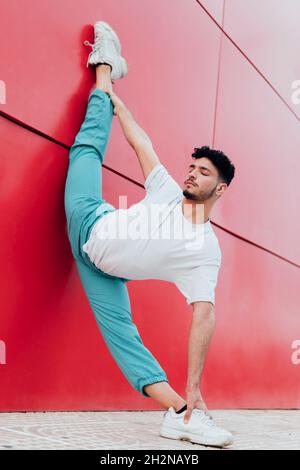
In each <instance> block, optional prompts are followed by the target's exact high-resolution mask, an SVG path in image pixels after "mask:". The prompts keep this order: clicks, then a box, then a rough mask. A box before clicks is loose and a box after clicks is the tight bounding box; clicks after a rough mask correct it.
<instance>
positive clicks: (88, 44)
mask: <svg viewBox="0 0 300 470" xmlns="http://www.w3.org/2000/svg"><path fill="white" fill-rule="evenodd" d="M83 44H84V45H85V46H90V47H91V48H92V50H91V52H90V53H89V55H88V58H87V62H86V66H87V67H88V66H89V60H90V57H91V55H92V54H93V52H94V51H95V45H96V43H94V44H91V43H90V42H89V41H87V40H86V41H84V43H83Z"/></svg>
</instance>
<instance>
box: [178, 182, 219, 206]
mask: <svg viewBox="0 0 300 470" xmlns="http://www.w3.org/2000/svg"><path fill="white" fill-rule="evenodd" d="M217 186H218V185H216V186H215V187H214V188H213V189H212V190H211V191H201V192H200V194H199V193H198V194H192V193H190V192H189V190H188V189H184V190H183V191H182V194H183V195H184V197H186V199H190V200H193V201H197V202H205V201H207V199H210V198H211V197H212V196H213V194H214V192H215V190H216V187H217Z"/></svg>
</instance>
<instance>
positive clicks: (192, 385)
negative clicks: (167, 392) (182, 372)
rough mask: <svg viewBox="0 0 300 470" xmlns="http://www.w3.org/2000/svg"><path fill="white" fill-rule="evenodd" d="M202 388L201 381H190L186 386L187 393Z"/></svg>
mask: <svg viewBox="0 0 300 470" xmlns="http://www.w3.org/2000/svg"><path fill="white" fill-rule="evenodd" d="M199 387H200V380H189V381H188V382H187V384H186V388H185V391H186V392H192V391H193V390H197V389H198V388H199Z"/></svg>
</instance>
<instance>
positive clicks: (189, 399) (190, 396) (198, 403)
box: [183, 387, 212, 424]
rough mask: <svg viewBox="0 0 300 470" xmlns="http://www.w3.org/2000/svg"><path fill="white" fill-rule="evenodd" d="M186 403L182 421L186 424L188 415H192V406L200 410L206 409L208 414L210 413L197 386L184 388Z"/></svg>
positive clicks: (188, 418)
mask: <svg viewBox="0 0 300 470" xmlns="http://www.w3.org/2000/svg"><path fill="white" fill-rule="evenodd" d="M186 404H187V410H186V412H185V414H184V418H183V420H184V423H185V424H187V423H188V422H189V420H190V417H191V415H192V411H193V409H194V408H198V409H200V410H204V411H206V413H207V414H208V415H209V416H210V417H212V416H211V414H210V413H209V411H208V409H207V406H206V404H205V402H204V400H203V398H202V395H201V392H200V389H199V387H193V388H187V389H186Z"/></svg>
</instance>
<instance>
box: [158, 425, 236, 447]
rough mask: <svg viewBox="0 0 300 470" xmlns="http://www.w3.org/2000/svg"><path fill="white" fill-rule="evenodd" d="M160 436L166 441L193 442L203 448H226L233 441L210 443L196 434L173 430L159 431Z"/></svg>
mask: <svg viewBox="0 0 300 470" xmlns="http://www.w3.org/2000/svg"><path fill="white" fill-rule="evenodd" d="M160 435H161V436H162V437H166V438H168V439H177V440H183V441H189V442H193V443H195V444H200V445H204V446H210V447H226V446H228V445H230V444H232V443H233V441H232V440H231V439H228V440H227V441H225V442H224V441H223V442H222V443H221V442H220V443H216V442H214V443H212V442H211V441H209V439H205V438H203V439H200V437H199V436H197V435H196V434H193V433H190V432H185V433H180V432H176V431H173V430H170V429H161V431H160Z"/></svg>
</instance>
